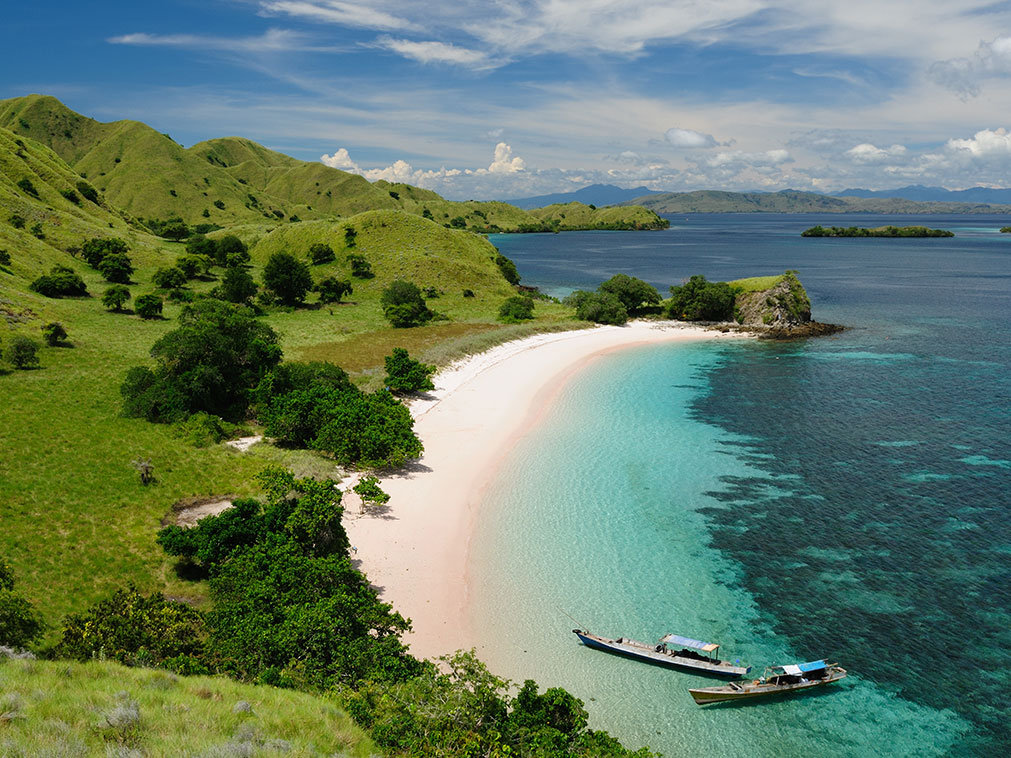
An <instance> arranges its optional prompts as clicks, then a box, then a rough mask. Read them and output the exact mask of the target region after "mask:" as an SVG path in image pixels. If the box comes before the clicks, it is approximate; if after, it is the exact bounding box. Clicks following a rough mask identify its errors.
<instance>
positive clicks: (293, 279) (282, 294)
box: [263, 252, 312, 305]
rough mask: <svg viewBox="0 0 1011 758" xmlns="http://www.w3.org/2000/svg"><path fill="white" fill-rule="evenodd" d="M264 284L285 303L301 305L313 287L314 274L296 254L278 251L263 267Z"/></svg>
mask: <svg viewBox="0 0 1011 758" xmlns="http://www.w3.org/2000/svg"><path fill="white" fill-rule="evenodd" d="M263 286H264V287H266V288H267V289H268V290H269V291H270V292H271V293H273V295H274V296H275V297H276V298H277V299H278V300H280V301H281V302H282V303H283V304H284V305H299V304H300V303H302V302H303V301H304V300H305V296H306V294H307V293H308V292H309V290H311V289H312V274H310V273H309V267H308V266H307V265H305V264H304V263H303V262H302V261H300V260H298V259H297V258H296V257H295V256H293V255H291V254H290V253H284V252H277V253H274V254H273V255H271V256H270V258H269V259H268V260H267V265H265V266H264V267H263Z"/></svg>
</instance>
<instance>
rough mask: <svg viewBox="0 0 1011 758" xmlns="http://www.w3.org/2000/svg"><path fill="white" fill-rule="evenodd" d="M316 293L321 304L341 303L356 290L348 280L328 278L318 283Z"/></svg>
mask: <svg viewBox="0 0 1011 758" xmlns="http://www.w3.org/2000/svg"><path fill="white" fill-rule="evenodd" d="M316 291H317V292H318V293H319V301H320V302H321V303H339V302H340V301H341V298H342V297H344V296H345V295H350V294H351V293H353V292H354V289H353V288H352V287H351V282H349V281H348V280H347V279H338V278H337V277H335V276H328V277H326V278H325V279H320V280H319V281H318V282H317V283H316Z"/></svg>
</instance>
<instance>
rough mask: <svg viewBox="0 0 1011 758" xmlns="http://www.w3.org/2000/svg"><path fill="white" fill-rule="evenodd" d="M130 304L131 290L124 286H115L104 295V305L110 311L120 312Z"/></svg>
mask: <svg viewBox="0 0 1011 758" xmlns="http://www.w3.org/2000/svg"><path fill="white" fill-rule="evenodd" d="M128 302H130V290H129V288H128V287H126V286H124V285H122V284H114V285H112V286H111V287H109V288H108V289H107V290H106V291H105V294H103V295H102V305H104V306H105V307H106V308H109V309H110V310H113V311H116V312H119V311H121V310H123V306H124V305H126V304H127V303H128Z"/></svg>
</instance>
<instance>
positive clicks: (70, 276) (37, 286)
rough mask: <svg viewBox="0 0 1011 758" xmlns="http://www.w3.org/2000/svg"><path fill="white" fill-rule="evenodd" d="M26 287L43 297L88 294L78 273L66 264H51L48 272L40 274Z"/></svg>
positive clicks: (81, 295) (82, 295)
mask: <svg viewBox="0 0 1011 758" xmlns="http://www.w3.org/2000/svg"><path fill="white" fill-rule="evenodd" d="M28 288H29V289H30V290H32V291H33V292H38V293H39V294H40V295H44V296H45V297H84V296H85V295H87V294H88V290H87V288H86V287H85V286H84V280H83V279H82V278H81V276H80V274H78V273H77V272H76V271H74V270H73V269H72V268H67V267H66V266H53V267H52V268H51V269H50V270H49V273H48V274H44V275H43V276H40V277H39V278H38V279H36V280H35V281H33V282H32V283H31V284H29V285H28Z"/></svg>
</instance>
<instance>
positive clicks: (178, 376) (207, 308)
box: [120, 298, 281, 421]
mask: <svg viewBox="0 0 1011 758" xmlns="http://www.w3.org/2000/svg"><path fill="white" fill-rule="evenodd" d="M140 300H141V298H137V303H138V305H139V303H140ZM151 357H152V358H154V360H155V363H156V366H155V368H154V370H152V369H148V368H144V367H136V368H135V369H131V371H130V372H129V373H128V374H127V378H126V381H125V382H124V383H123V386H122V387H121V388H120V391H121V392H122V394H123V397H124V413H125V414H126V415H128V416H142V417H144V418H147V419H148V420H149V421H175V420H178V418H179V417H180V416H181V415H185V414H186V413H196V412H197V411H205V412H206V413H213V414H215V415H218V416H221V417H223V418H241V417H242V416H243V415H244V414H245V411H246V408H247V406H248V404H249V396H250V391H251V390H252V388H253V387H255V386H256V384H257V383H258V382H259V381H260V380H261V379H262V378H263V376H264V375H265V374H266V373H267V372H269V371H270V370H271V369H272V368H274V366H276V365H277V364H278V362H279V361H280V360H281V348H280V347H279V346H278V336H277V333H276V332H274V330H273V329H271V328H270V327H269V326H267V325H266V324H262V323H260V322H259V321H257V320H256V319H255V318H254V317H253V314H252V311H250V310H249V309H248V308H245V307H242V306H233V305H231V304H229V303H225V302H222V301H220V300H215V299H210V298H209V299H205V300H198V301H196V302H194V303H193V304H192V305H188V306H186V307H185V308H183V311H182V313H181V314H180V315H179V327H178V328H177V329H174V330H173V331H171V332H168V333H167V334H166V335H164V336H163V337H162V338H161V339H159V340H158V341H157V342H155V343H154V345H153V346H152V348H151Z"/></svg>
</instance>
